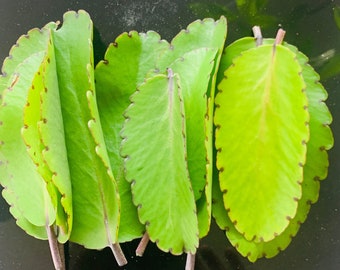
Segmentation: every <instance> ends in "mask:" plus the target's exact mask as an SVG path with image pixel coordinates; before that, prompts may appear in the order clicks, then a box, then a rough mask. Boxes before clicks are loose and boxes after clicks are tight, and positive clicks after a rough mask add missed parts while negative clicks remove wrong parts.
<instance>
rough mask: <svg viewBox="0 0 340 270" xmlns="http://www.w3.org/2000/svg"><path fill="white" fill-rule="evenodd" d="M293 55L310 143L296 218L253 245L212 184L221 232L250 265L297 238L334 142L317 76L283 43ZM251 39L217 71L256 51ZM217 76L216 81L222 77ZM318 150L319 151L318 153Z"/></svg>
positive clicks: (233, 49)
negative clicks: (301, 83)
mask: <svg viewBox="0 0 340 270" xmlns="http://www.w3.org/2000/svg"><path fill="white" fill-rule="evenodd" d="M273 42H274V40H273V39H264V40H263V43H264V44H273ZM284 46H286V47H288V48H289V49H290V50H291V51H293V52H294V53H297V59H298V61H299V63H300V65H301V66H302V68H303V70H302V75H303V78H304V80H305V82H306V86H307V87H306V94H307V97H308V102H309V104H308V107H309V112H310V121H309V127H310V140H309V141H308V143H307V157H306V164H305V166H304V180H303V183H302V197H301V199H300V200H299V204H298V209H297V214H296V216H295V218H294V219H293V220H292V221H291V222H290V223H289V225H288V227H287V229H286V230H285V231H284V232H283V233H282V234H281V235H279V236H278V237H276V238H274V239H273V240H272V241H269V242H262V243H255V242H251V241H247V240H246V239H245V238H244V237H243V235H241V234H240V233H239V232H238V231H237V230H236V229H235V228H234V225H233V224H232V222H231V220H230V219H229V217H228V215H227V212H226V210H225V209H224V206H223V201H222V193H221V191H220V190H219V187H218V185H216V182H215V183H214V184H215V185H214V192H213V193H214V194H213V197H214V199H213V201H214V204H213V214H214V217H215V219H216V221H217V223H218V225H219V226H220V228H222V229H226V234H227V236H228V239H229V240H230V241H231V243H232V244H233V245H234V246H235V247H236V248H237V249H238V250H239V252H240V253H241V254H242V255H243V256H248V259H249V260H250V261H255V260H256V259H258V258H261V257H262V256H265V257H267V258H270V257H273V256H275V255H276V254H277V253H278V252H279V251H280V250H283V249H285V248H286V247H287V246H288V245H289V243H290V242H291V239H292V237H293V236H295V235H296V233H297V231H298V230H299V228H300V224H301V223H303V222H304V221H305V219H306V217H307V214H308V212H309V209H310V205H311V203H314V202H316V200H317V198H318V193H319V181H316V180H318V179H319V180H321V179H324V178H325V177H326V173H327V167H328V157H327V153H326V151H325V150H328V149H329V148H330V147H331V146H332V145H333V138H332V134H331V131H330V129H329V127H328V125H329V124H330V123H331V115H330V113H329V111H328V109H327V107H326V106H325V104H324V103H323V101H325V100H326V98H327V93H326V91H325V90H324V89H323V87H322V85H321V84H320V83H318V80H319V76H318V75H317V74H316V73H315V71H314V70H313V69H312V67H311V66H310V65H308V64H307V61H308V59H307V57H306V56H304V55H303V54H302V53H301V52H298V50H297V48H296V47H294V46H291V45H289V44H287V43H284ZM255 47H256V42H255V40H254V38H243V39H240V40H237V41H236V42H234V43H233V44H231V45H229V46H228V47H227V48H226V50H225V52H224V55H223V57H222V59H221V66H220V68H221V69H223V70H225V69H226V68H227V67H228V66H230V65H231V63H232V60H233V59H234V58H235V57H237V56H238V55H240V53H241V52H242V51H245V50H248V49H250V48H255ZM221 73H222V72H220V74H219V77H221V76H222V75H221ZM320 150H321V151H320Z"/></svg>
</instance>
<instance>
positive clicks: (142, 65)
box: [95, 31, 168, 242]
mask: <svg viewBox="0 0 340 270" xmlns="http://www.w3.org/2000/svg"><path fill="white" fill-rule="evenodd" d="M167 47H168V43H167V42H166V41H163V40H161V39H160V36H159V35H158V34H157V33H156V32H153V31H149V32H147V33H140V34H138V33H137V32H135V31H132V32H130V33H123V34H122V35H120V36H119V37H118V38H117V39H116V40H115V42H114V43H113V44H111V45H110V46H109V48H108V50H107V52H106V54H105V60H104V61H102V62H100V63H99V64H98V65H97V67H96V70H95V76H96V88H97V100H98V110H99V114H100V120H101V124H102V128H103V134H104V139H105V143H106V146H107V151H108V155H109V158H110V163H111V166H112V169H113V174H114V176H115V178H116V180H117V183H118V188H119V194H120V199H121V209H122V210H121V219H120V228H119V236H118V239H119V242H125V241H130V240H132V239H135V238H138V237H140V236H141V235H142V234H143V232H144V230H145V228H144V226H143V225H142V224H141V223H140V222H139V220H138V216H137V210H136V207H135V205H133V203H132V197H131V188H130V183H128V182H127V181H126V180H125V176H124V172H123V158H122V157H121V156H120V154H119V151H120V145H121V140H122V138H121V136H120V131H121V129H122V127H123V123H124V121H125V118H124V117H123V112H124V111H125V110H126V109H127V107H128V106H129V104H130V99H129V97H130V95H131V94H132V93H134V92H135V90H136V88H137V87H138V86H139V85H140V84H141V83H142V82H143V81H144V78H145V76H146V74H147V73H148V72H149V71H150V70H154V69H155V67H156V64H155V63H156V60H157V59H158V58H159V55H160V53H161V52H162V51H164V50H165V49H167Z"/></svg>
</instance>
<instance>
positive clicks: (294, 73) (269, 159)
mask: <svg viewBox="0 0 340 270" xmlns="http://www.w3.org/2000/svg"><path fill="white" fill-rule="evenodd" d="M300 72H301V68H300V65H299V64H298V62H297V61H296V60H294V54H293V53H292V52H291V51H290V50H289V49H287V48H284V47H283V46H280V45H277V46H271V45H263V46H260V47H257V48H255V49H251V50H248V51H246V52H244V53H243V54H242V56H240V57H238V58H237V59H235V61H234V65H233V66H231V67H230V68H229V69H228V71H227V72H226V73H225V77H226V78H225V79H224V80H223V81H222V82H221V84H220V85H219V90H220V92H219V94H218V95H217V97H216V112H215V124H216V126H217V130H216V148H217V149H218V153H217V167H218V169H219V171H220V187H221V190H222V191H223V193H224V195H223V199H224V205H225V208H226V209H227V210H228V215H229V217H230V219H231V220H232V222H233V223H234V225H235V227H236V229H237V230H238V231H239V232H240V233H241V234H244V237H245V238H246V239H247V240H248V241H250V240H253V241H255V242H261V241H270V240H272V239H273V238H275V237H276V236H277V235H279V234H281V233H282V232H283V231H284V230H285V228H286V227H287V226H288V224H289V222H290V220H291V219H292V218H294V216H295V214H296V208H297V201H298V200H299V199H300V198H301V182H302V179H303V177H302V174H303V168H302V167H303V165H304V163H305V156H306V142H307V141H308V138H309V130H308V126H307V125H306V123H307V122H308V121H309V114H308V111H307V98H306V94H305V93H304V88H305V84H304V81H303V79H302V77H301V76H300V74H299V73H300ZM254 81H257V83H254ZM224 119H228V121H225V120H224ZM288 146H289V147H288ZM268 205H270V207H268ZM269 221H270V222H269Z"/></svg>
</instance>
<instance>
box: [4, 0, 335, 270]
mask: <svg viewBox="0 0 340 270" xmlns="http://www.w3.org/2000/svg"><path fill="white" fill-rule="evenodd" d="M257 2H265V1H257ZM268 2H269V3H268V4H267V5H264V6H263V8H262V9H261V10H260V11H258V12H257V13H256V14H249V13H248V14H247V13H245V12H240V11H238V10H237V9H236V5H235V1H230V0H224V1H222V0H220V1H207V0H201V1H189V0H184V1H183V0H152V1H131V0H115V1H104V0H102V1H100V0H98V1H80V0H79V1H72V0H70V1H67V0H59V1H54V0H22V1H19V0H0V62H2V61H3V59H4V58H5V57H6V56H7V55H8V52H9V49H10V47H11V46H12V45H13V44H14V43H15V41H16V40H17V39H18V37H19V36H20V35H22V34H24V33H26V32H27V31H28V30H29V29H31V28H34V27H42V26H44V25H45V24H46V23H47V22H49V21H56V20H62V15H63V13H64V12H65V11H67V10H70V9H72V10H78V9H85V10H86V11H88V12H89V13H90V15H91V17H92V19H93V21H94V26H95V28H96V29H95V45H94V46H95V50H96V54H95V59H96V60H97V61H98V60H100V59H102V57H103V54H104V52H105V49H106V46H107V45H108V44H109V43H110V42H113V41H114V39H115V37H116V36H117V35H118V34H120V33H122V32H124V31H129V30H138V31H147V30H155V31H157V32H159V33H160V34H161V36H162V37H163V38H165V39H168V40H170V39H171V38H172V37H173V36H174V35H175V34H176V33H177V32H178V31H179V30H180V29H182V28H185V27H186V25H187V24H188V23H190V22H192V21H194V20H195V19H198V18H204V17H209V16H213V17H215V18H217V17H219V16H220V15H222V14H224V15H227V16H228V20H229V24H228V39H227V43H230V42H232V41H234V40H235V39H237V38H239V37H242V36H245V35H250V29H251V27H252V25H253V24H255V23H258V24H260V25H261V26H263V27H262V29H263V34H264V36H268V37H272V36H273V35H274V34H275V32H276V30H277V27H278V24H280V25H282V26H283V27H284V28H285V30H287V35H286V39H285V40H287V41H288V42H290V43H292V44H295V45H296V46H298V47H299V49H300V50H302V51H303V52H304V53H305V54H307V55H308V56H309V57H310V58H311V59H312V60H313V63H314V64H315V65H316V67H317V70H320V69H321V68H322V65H323V63H322V62H320V61H318V59H320V57H319V56H320V55H321V54H322V53H324V52H326V51H328V50H333V49H334V50H335V52H337V53H340V29H339V28H337V26H336V24H335V20H334V17H333V7H334V6H336V5H338V6H340V1H330V0H327V1H326V0H325V1H321V0H319V1H318V0H299V1H294V0H286V1H268ZM229 11H232V12H229ZM266 15H270V16H272V17H271V18H269V19H268V18H267V17H266ZM268 21H269V23H267V26H266V22H268ZM318 57H319V58H318ZM321 59H324V58H322V57H321ZM339 65H340V63H339ZM322 82H323V84H324V86H325V87H326V89H327V90H328V93H329V99H328V101H327V104H328V106H329V108H330V110H331V111H332V114H333V117H334V122H333V124H332V130H333V132H334V137H335V142H337V141H338V140H340V121H339V119H340V108H339V107H340V103H339V102H340V75H339V74H338V75H337V76H333V77H331V78H328V79H327V80H323V81H322ZM339 150H340V149H339V146H338V144H337V143H335V146H334V148H333V149H332V150H331V151H330V170H329V177H328V178H327V179H326V180H325V181H324V182H323V183H322V184H321V192H320V198H319V201H318V203H317V204H315V205H313V206H312V209H311V212H310V214H309V217H308V219H307V221H306V222H305V223H304V224H303V225H302V228H301V229H300V231H299V233H298V235H297V236H296V237H295V238H294V239H293V242H292V243H291V245H290V246H289V247H288V248H287V249H286V250H285V251H283V252H281V253H280V254H279V255H278V256H276V257H275V258H273V259H269V260H268V259H260V260H259V261H257V262H256V263H254V264H252V263H249V262H248V261H247V260H246V259H244V258H242V257H241V256H240V255H238V254H237V253H236V252H235V250H234V249H233V248H232V247H231V246H230V245H229V244H228V240H227V239H226V238H225V236H224V233H223V232H222V231H220V230H219V229H218V228H216V226H213V227H212V230H211V232H210V234H209V236H208V237H207V238H205V239H203V240H202V241H201V244H200V248H199V250H198V254H197V264H196V269H202V270H203V269H204V270H205V269H214V270H215V269H216V270H219V269H228V270H229V269H247V270H258V269H262V270H269V269H270V270H281V269H282V270H283V269H285V270H286V269H293V270H294V269H299V270H307V269H308V270H318V269H320V270H321V269H322V270H326V269H327V270H335V269H340V229H339V228H340V196H339V194H340V181H339V175H340V164H339V162H340V158H339V153H340V152H339ZM136 245H137V242H136V241H134V242H132V243H127V244H123V245H122V247H123V250H124V252H125V254H126V257H127V259H128V261H129V264H128V266H126V267H124V268H122V269H138V270H140V269H173V270H177V269H184V264H185V257H183V256H171V255H169V254H165V253H162V252H160V251H158V250H157V249H156V247H155V246H154V245H149V246H148V249H147V251H146V253H145V256H144V257H143V258H136V257H135V256H134V249H135V247H136ZM66 251H67V253H68V255H69V256H68V269H69V270H87V269H88V270H93V269H120V268H119V267H118V266H116V263H115V261H114V258H113V255H112V254H111V251H109V250H108V249H105V250H103V251H93V250H85V249H84V248H82V247H80V246H78V245H75V244H69V246H67V247H66ZM0 269H10V270H12V269H13V270H14V269H23V270H26V269H36V270H42V269H44V270H46V269H53V266H52V262H51V258H50V254H49V248H48V244H47V242H46V241H40V240H36V239H34V238H32V237H30V236H28V235H26V234H25V232H23V231H22V230H21V229H20V228H18V227H17V226H16V225H15V221H14V220H13V219H12V217H11V215H10V214H9V213H8V205H7V204H6V202H4V201H3V199H2V198H1V196H0Z"/></svg>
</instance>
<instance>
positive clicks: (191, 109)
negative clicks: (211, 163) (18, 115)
mask: <svg viewBox="0 0 340 270" xmlns="http://www.w3.org/2000/svg"><path fill="white" fill-rule="evenodd" d="M215 56H216V50H214V49H207V48H201V49H197V50H193V51H190V52H188V53H185V54H184V55H183V57H181V58H180V59H178V60H177V61H175V62H173V63H172V64H171V65H170V68H171V69H172V70H173V72H174V73H178V74H179V75H180V78H181V90H182V94H183V100H184V109H185V123H186V134H187V152H188V169H189V174H190V179H191V182H192V187H193V191H194V194H195V199H196V200H198V199H199V198H200V197H201V194H202V192H203V190H204V187H205V182H206V180H205V175H206V162H207V161H206V156H207V153H206V149H205V145H204V142H205V138H206V130H205V116H206V114H207V96H206V93H207V90H208V86H209V81H210V75H211V73H212V70H213V67H214V64H215V62H214V60H215Z"/></svg>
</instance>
